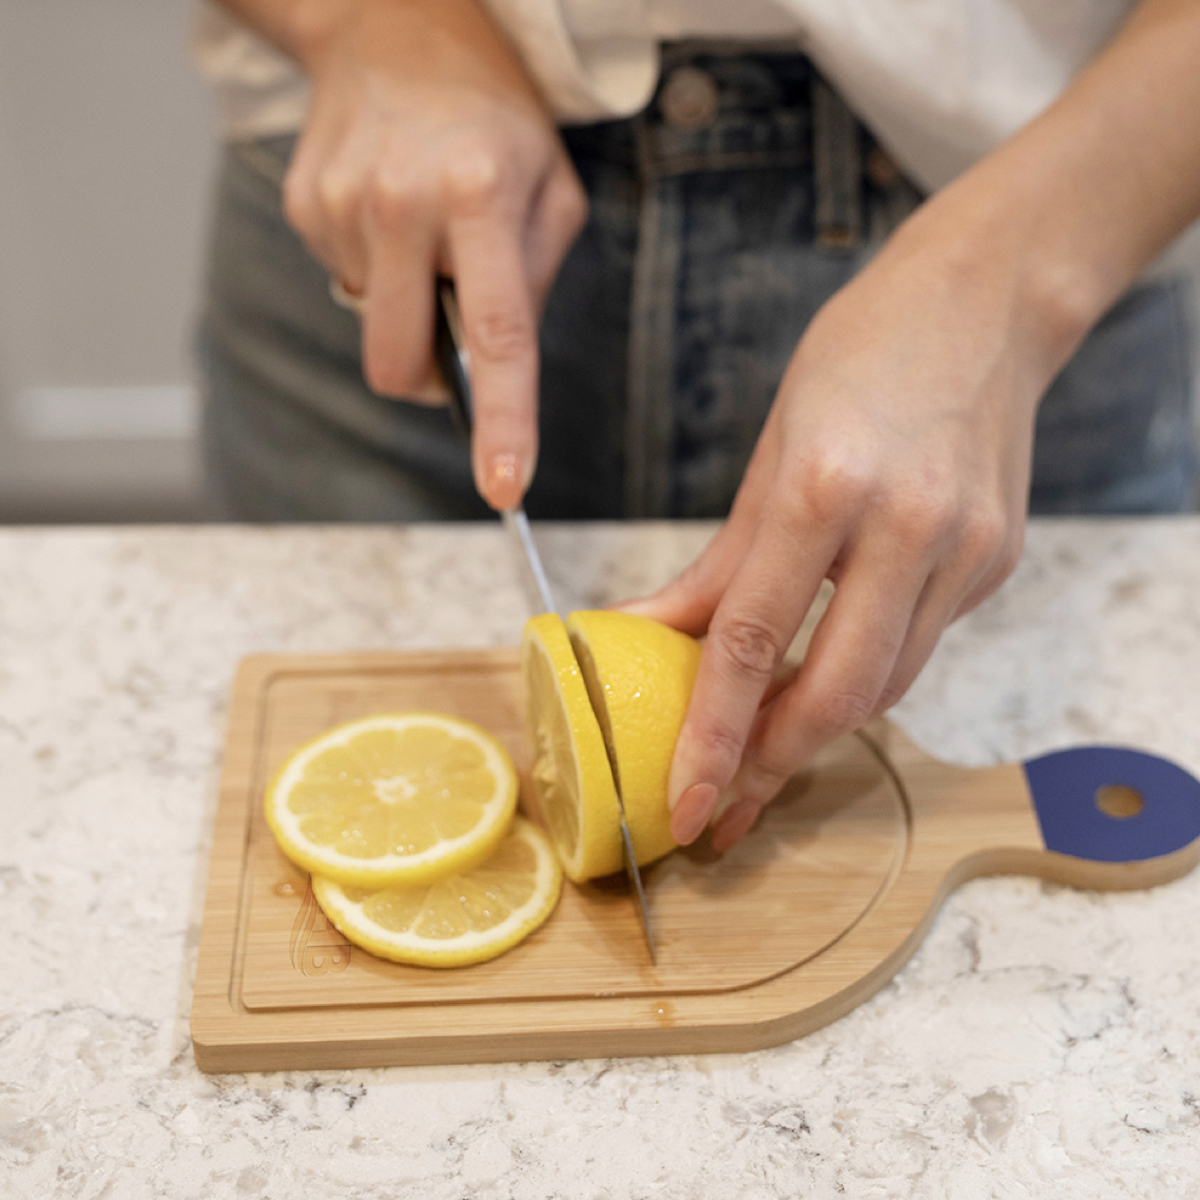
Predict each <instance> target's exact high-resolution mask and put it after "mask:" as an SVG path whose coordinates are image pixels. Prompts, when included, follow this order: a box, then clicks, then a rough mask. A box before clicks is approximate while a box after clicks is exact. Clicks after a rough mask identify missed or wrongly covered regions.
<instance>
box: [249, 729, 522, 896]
mask: <svg viewBox="0 0 1200 1200" xmlns="http://www.w3.org/2000/svg"><path fill="white" fill-rule="evenodd" d="M517 787H518V784H517V773H516V769H515V768H514V767H513V763H512V759H511V758H510V757H509V754H508V751H507V750H505V749H504V747H503V746H502V745H501V744H500V743H499V742H498V741H497V740H496V739H495V738H494V737H493V736H492V735H491V734H490V733H488V732H487V731H486V730H483V729H481V728H479V726H478V725H475V724H472V723H471V722H470V721H464V720H462V719H460V718H458V717H452V716H448V715H444V714H441V713H428V712H407V713H385V714H381V715H378V716H371V717H364V718H363V719H361V720H358V721H351V722H350V723H349V724H347V725H341V726H338V727H337V728H336V729H331V730H329V731H328V732H327V733H324V734H322V735H321V736H320V737H318V738H316V739H315V740H314V741H311V742H309V743H308V744H307V745H305V746H302V747H301V748H300V749H299V750H298V751H296V753H295V754H293V755H292V757H291V758H289V759H288V761H287V762H286V763H285V764H284V765H283V767H282V769H281V770H280V771H279V774H278V775H277V776H276V777H275V780H274V782H273V783H272V784H271V786H270V787H269V788H268V789H267V796H266V804H265V809H266V818H267V823H268V824H269V825H270V827H271V831H272V833H274V835H275V838H276V841H278V843H279V846H280V849H282V850H283V852H284V854H286V855H287V856H288V857H289V858H290V859H292V861H293V862H295V863H297V864H298V865H299V866H301V867H305V868H306V869H307V870H309V871H310V872H312V874H313V875H320V876H324V877H326V878H327V879H331V880H336V881H337V882H339V883H343V884H350V885H355V886H358V887H389V886H395V885H401V886H406V887H407V886H416V885H419V884H424V883H429V882H430V881H432V880H434V879H437V878H439V877H442V876H446V875H451V874H453V873H455V872H459V871H466V870H469V869H470V868H472V867H474V866H476V865H478V864H479V863H481V862H483V860H484V859H485V858H487V857H488V856H489V855H490V854H491V853H492V851H493V850H495V848H496V846H497V845H498V843H499V842H500V839H501V838H502V837H503V836H504V832H505V829H506V828H507V826H508V824H509V821H510V820H511V819H512V816H513V813H514V812H515V811H516V805H517Z"/></svg>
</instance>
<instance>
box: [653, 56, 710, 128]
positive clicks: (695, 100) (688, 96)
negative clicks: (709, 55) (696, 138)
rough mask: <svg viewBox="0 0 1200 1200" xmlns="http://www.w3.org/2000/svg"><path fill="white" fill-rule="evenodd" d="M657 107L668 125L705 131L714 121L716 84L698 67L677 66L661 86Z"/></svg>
mask: <svg viewBox="0 0 1200 1200" xmlns="http://www.w3.org/2000/svg"><path fill="white" fill-rule="evenodd" d="M658 106H659V108H660V109H661V111H662V115H663V118H664V119H665V120H666V122H667V124H668V125H674V126H675V127H676V128H677V129H690V130H700V129H707V128H708V127H709V126H710V125H711V124H712V123H713V122H714V121H715V120H716V119H717V110H718V108H719V96H718V94H717V85H716V82H715V81H714V79H713V77H712V76H711V75H710V74H709V73H708V72H707V71H701V70H700V68H699V67H676V68H675V70H673V71H672V72H671V73H670V75H668V76H667V78H666V81H665V82H664V83H663V86H662V90H661V92H659V96H658Z"/></svg>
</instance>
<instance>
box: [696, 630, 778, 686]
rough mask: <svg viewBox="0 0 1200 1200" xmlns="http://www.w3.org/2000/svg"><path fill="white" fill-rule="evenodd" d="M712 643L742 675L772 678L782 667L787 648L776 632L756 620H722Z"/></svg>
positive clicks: (715, 631)
mask: <svg viewBox="0 0 1200 1200" xmlns="http://www.w3.org/2000/svg"><path fill="white" fill-rule="evenodd" d="M713 634H714V636H713V638H712V640H713V641H715V642H716V646H717V648H718V649H719V651H720V653H721V654H722V655H723V656H724V658H725V659H726V661H727V662H728V663H729V664H730V665H731V666H732V667H733V668H734V670H735V671H737V672H738V673H740V674H743V675H751V676H754V677H757V678H764V679H765V678H769V677H770V675H771V673H772V672H773V671H774V670H775V668H776V667H777V666H778V665H779V660H780V658H782V656H783V649H784V648H783V647H782V646H781V645H780V640H781V639H779V638H778V637H777V636H776V635H775V633H774V631H773V630H771V628H770V627H769V626H768V625H767V624H766V623H765V622H763V621H761V620H758V619H757V618H754V617H733V618H730V619H729V620H726V621H722V622H721V624H720V626H719V627H718V628H717V629H716V630H714V631H713Z"/></svg>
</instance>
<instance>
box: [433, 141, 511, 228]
mask: <svg viewBox="0 0 1200 1200" xmlns="http://www.w3.org/2000/svg"><path fill="white" fill-rule="evenodd" d="M503 180H504V171H503V161H502V159H501V157H500V155H498V154H497V153H496V151H495V150H494V148H493V147H492V146H490V145H486V144H483V143H481V142H478V141H476V142H471V143H464V144H462V145H460V146H459V148H458V149H457V151H456V153H454V154H453V155H451V157H450V161H449V162H448V164H447V165H446V166H445V167H444V168H443V172H442V190H443V194H444V196H445V200H446V207H447V209H448V210H449V211H450V213H451V214H452V215H454V216H457V217H471V216H478V215H479V214H480V213H483V212H486V211H488V209H490V208H491V207H492V206H493V205H494V204H495V202H496V199H497V197H498V196H499V194H500V192H501V189H502V187H503Z"/></svg>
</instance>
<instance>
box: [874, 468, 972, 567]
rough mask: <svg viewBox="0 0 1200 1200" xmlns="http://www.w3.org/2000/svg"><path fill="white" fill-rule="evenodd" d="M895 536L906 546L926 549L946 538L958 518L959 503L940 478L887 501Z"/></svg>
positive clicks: (926, 481)
mask: <svg viewBox="0 0 1200 1200" xmlns="http://www.w3.org/2000/svg"><path fill="white" fill-rule="evenodd" d="M887 511H888V523H889V526H890V528H891V531H892V536H893V537H894V538H895V539H896V540H897V541H898V542H899V543H900V544H901V545H903V546H906V547H911V548H913V549H920V550H924V549H927V548H929V547H931V546H934V545H937V544H938V543H939V542H941V541H943V540H944V539H945V538H947V537H948V536H949V535H950V533H951V531H952V530H953V528H954V526H955V524H956V522H957V520H958V503H957V500H956V498H955V496H954V494H953V493H952V491H951V489H950V488H948V487H946V486H944V484H942V483H941V481H933V480H928V479H927V480H925V481H924V483H923V486H921V487H920V488H911V489H905V490H904V491H902V492H899V493H897V494H895V495H893V496H892V497H891V498H890V499H889V502H888V506H887Z"/></svg>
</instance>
